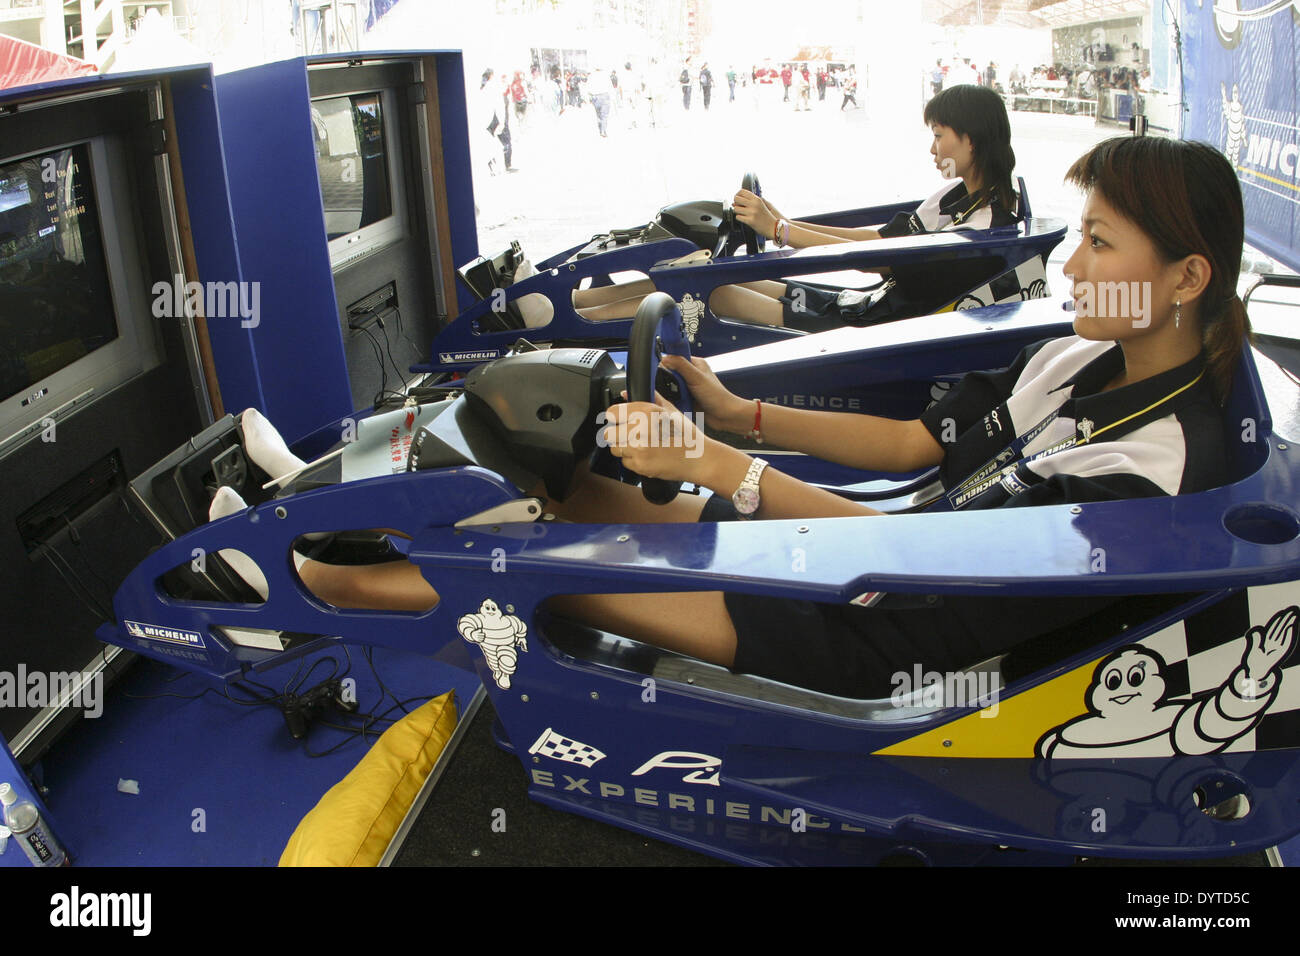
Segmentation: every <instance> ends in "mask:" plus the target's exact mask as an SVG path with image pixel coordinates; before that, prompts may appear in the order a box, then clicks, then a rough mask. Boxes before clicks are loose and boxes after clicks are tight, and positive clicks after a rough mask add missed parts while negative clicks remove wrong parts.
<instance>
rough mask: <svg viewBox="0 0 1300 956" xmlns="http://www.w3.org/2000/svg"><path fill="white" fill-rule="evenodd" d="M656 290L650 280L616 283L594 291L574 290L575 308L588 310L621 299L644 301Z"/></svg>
mask: <svg viewBox="0 0 1300 956" xmlns="http://www.w3.org/2000/svg"><path fill="white" fill-rule="evenodd" d="M654 290H655V284H654V283H653V282H651V281H650V280H649V279H638V280H637V281H635V282H616V283H614V284H613V285H602V286H596V287H595V288H592V289H574V290H573V307H574V308H575V309H588V308H591V307H593V306H598V305H608V304H609V303H611V302H617V301H618V300H620V299H643V298H645V297H646V296H648V295H649V294H650V293H651V292H653V291H654Z"/></svg>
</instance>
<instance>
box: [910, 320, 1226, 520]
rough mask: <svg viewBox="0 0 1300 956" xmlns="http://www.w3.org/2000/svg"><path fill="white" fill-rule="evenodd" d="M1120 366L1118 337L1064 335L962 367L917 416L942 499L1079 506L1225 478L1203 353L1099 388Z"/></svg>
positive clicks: (1220, 431)
mask: <svg viewBox="0 0 1300 956" xmlns="http://www.w3.org/2000/svg"><path fill="white" fill-rule="evenodd" d="M1123 371H1124V353H1123V351H1122V349H1121V348H1120V346H1119V344H1118V343H1115V342H1093V341H1089V340H1087V339H1082V338H1079V337H1078V336H1067V337H1065V338H1061V339H1051V340H1047V341H1044V342H1039V343H1036V344H1034V345H1031V346H1029V347H1027V348H1026V349H1024V350H1023V351H1022V352H1021V353H1020V355H1019V356H1017V358H1016V360H1015V362H1013V363H1012V364H1011V366H1010V367H1009V368H1007V369H1006V370H1004V371H1001V372H974V373H971V374H969V375H967V376H965V377H964V378H962V379H961V381H960V382H958V383H957V384H956V385H955V386H954V387H953V388H952V389H951V390H950V391H949V392H948V394H947V395H945V396H944V397H943V398H942V399H940V400H939V401H938V402H937V403H936V404H935V405H933V406H931V407H930V408H929V409H927V410H926V411H925V412H924V413H923V414H922V416H921V421H922V423H923V424H924V425H925V427H926V428H927V429H928V430H929V432H930V434H931V435H933V436H934V438H935V440H936V441H938V442H939V443H940V445H942V446H943V447H944V448H945V449H946V453H945V455H944V459H943V462H942V464H941V465H940V467H939V475H940V479H941V480H942V482H943V486H944V489H945V492H946V497H947V499H948V502H949V504H950V505H951V506H952V507H953V508H955V509H958V510H962V509H968V508H996V507H1003V506H1009V507H1017V506H1023V505H1040V504H1061V503H1079V502H1086V501H1107V500H1116V499H1122V498H1140V497H1148V496H1152V495H1161V494H1165V495H1176V494H1186V493H1189V492H1195V491H1204V490H1207V489H1209V488H1213V487H1216V486H1218V485H1220V484H1222V483H1223V482H1224V481H1225V480H1226V461H1227V458H1226V436H1225V432H1224V426H1223V419H1222V414H1221V411H1220V409H1219V406H1218V403H1217V402H1216V401H1215V397H1214V394H1213V389H1212V387H1211V384H1210V381H1209V373H1208V371H1207V370H1206V369H1205V365H1204V356H1203V355H1198V356H1197V357H1196V358H1195V359H1193V360H1192V361H1190V362H1188V363H1186V364H1184V365H1180V366H1179V367H1177V368H1173V369H1170V370H1168V371H1166V372H1163V373H1161V374H1159V375H1156V376H1153V377H1152V378H1148V379H1145V380H1143V381H1141V382H1137V383H1135V384H1133V385H1126V386H1124V387H1122V388H1117V389H1112V390H1111V391H1106V392H1104V391H1102V389H1103V388H1104V387H1105V386H1106V384H1107V383H1108V382H1110V381H1111V380H1113V379H1114V378H1115V377H1116V376H1118V375H1119V374H1120V373H1121V372H1123Z"/></svg>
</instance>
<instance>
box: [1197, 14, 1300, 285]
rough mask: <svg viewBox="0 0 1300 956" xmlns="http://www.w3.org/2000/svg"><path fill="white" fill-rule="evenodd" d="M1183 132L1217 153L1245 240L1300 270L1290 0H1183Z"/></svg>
mask: <svg viewBox="0 0 1300 956" xmlns="http://www.w3.org/2000/svg"><path fill="white" fill-rule="evenodd" d="M1181 21H1182V23H1181V26H1182V35H1183V59H1182V62H1183V82H1184V95H1185V96H1186V101H1187V113H1186V116H1185V119H1184V123H1183V138H1184V139H1196V140H1203V141H1204V142H1207V143H1211V144H1213V145H1215V146H1217V147H1218V148H1219V149H1221V150H1223V153H1224V155H1225V156H1227V157H1228V159H1229V160H1230V161H1231V162H1232V164H1233V166H1234V167H1236V170H1237V177H1238V179H1240V181H1241V194H1242V198H1243V199H1244V200H1245V203H1246V241H1247V242H1249V243H1250V244H1251V245H1253V246H1255V247H1256V248H1257V249H1260V250H1262V251H1263V252H1265V253H1267V254H1268V255H1270V256H1272V257H1273V258H1275V259H1277V260H1279V261H1281V262H1284V263H1285V264H1286V265H1288V266H1290V267H1291V268H1292V269H1298V270H1300V129H1298V128H1297V122H1300V117H1297V98H1298V97H1300V94H1298V93H1297V86H1298V85H1300V84H1298V80H1300V76H1298V72H1297V66H1296V54H1297V52H1298V51H1300V0H1183V15H1182V17H1181Z"/></svg>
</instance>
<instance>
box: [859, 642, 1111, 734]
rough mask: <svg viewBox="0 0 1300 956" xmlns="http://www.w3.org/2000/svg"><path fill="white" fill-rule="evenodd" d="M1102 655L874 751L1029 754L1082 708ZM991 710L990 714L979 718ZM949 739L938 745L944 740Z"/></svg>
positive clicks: (1081, 710) (1084, 707)
mask: <svg viewBox="0 0 1300 956" xmlns="http://www.w3.org/2000/svg"><path fill="white" fill-rule="evenodd" d="M1101 660H1102V658H1100V657H1098V658H1097V659H1096V660H1093V661H1090V662H1088V663H1086V664H1081V665H1080V666H1078V667H1076V668H1075V669H1074V670H1072V671H1067V672H1066V673H1064V674H1062V675H1061V676H1060V677H1057V678H1055V679H1054V680H1050V681H1048V682H1047V683H1046V684H1040V685H1038V686H1037V687H1031V688H1030V689H1029V690H1026V691H1024V692H1022V693H1019V694H1016V695H1015V696H1014V697H1012V698H1010V699H1008V700H1002V701H998V703H997V704H995V705H991V706H989V707H986V708H984V709H983V710H979V711H974V712H972V713H969V714H965V715H963V716H961V717H958V718H957V719H956V720H954V721H952V722H951V723H947V724H944V725H942V726H940V727H935V728H933V729H931V730H927V731H924V732H923V733H920V734H917V735H916V736H915V737H910V738H908V739H907V740H901V741H899V742H898V743H896V744H891V745H890V746H888V747H884V748H882V749H880V750H877V751H875V754H876V755H877V756H899V757H1032V756H1034V744H1036V743H1037V742H1038V739H1039V738H1040V737H1042V736H1043V734H1044V733H1046V732H1047V731H1049V730H1051V729H1052V728H1053V727H1059V726H1061V724H1063V723H1065V722H1066V721H1068V720H1070V719H1072V718H1074V717H1078V716H1080V715H1082V714H1084V713H1085V712H1086V711H1087V705H1086V700H1087V693H1088V688H1089V687H1090V686H1091V685H1092V675H1093V674H1094V673H1095V672H1096V670H1097V665H1098V664H1099V663H1100V662H1101ZM986 714H991V715H992V716H985V715H986ZM945 740H946V741H950V744H949V745H948V746H946V747H945V746H944V741H945Z"/></svg>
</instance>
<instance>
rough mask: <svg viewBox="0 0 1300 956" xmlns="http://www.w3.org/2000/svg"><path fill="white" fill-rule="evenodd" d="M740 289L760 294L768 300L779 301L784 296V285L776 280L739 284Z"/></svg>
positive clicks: (760, 280)
mask: <svg viewBox="0 0 1300 956" xmlns="http://www.w3.org/2000/svg"><path fill="white" fill-rule="evenodd" d="M739 285H740V286H741V288H744V289H749V290H751V291H753V292H761V293H763V295H765V296H767V297H768V298H769V299H779V298H781V296H783V295H785V283H784V282H779V281H777V280H776V279H759V280H758V281H757V282H741V283H739Z"/></svg>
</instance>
